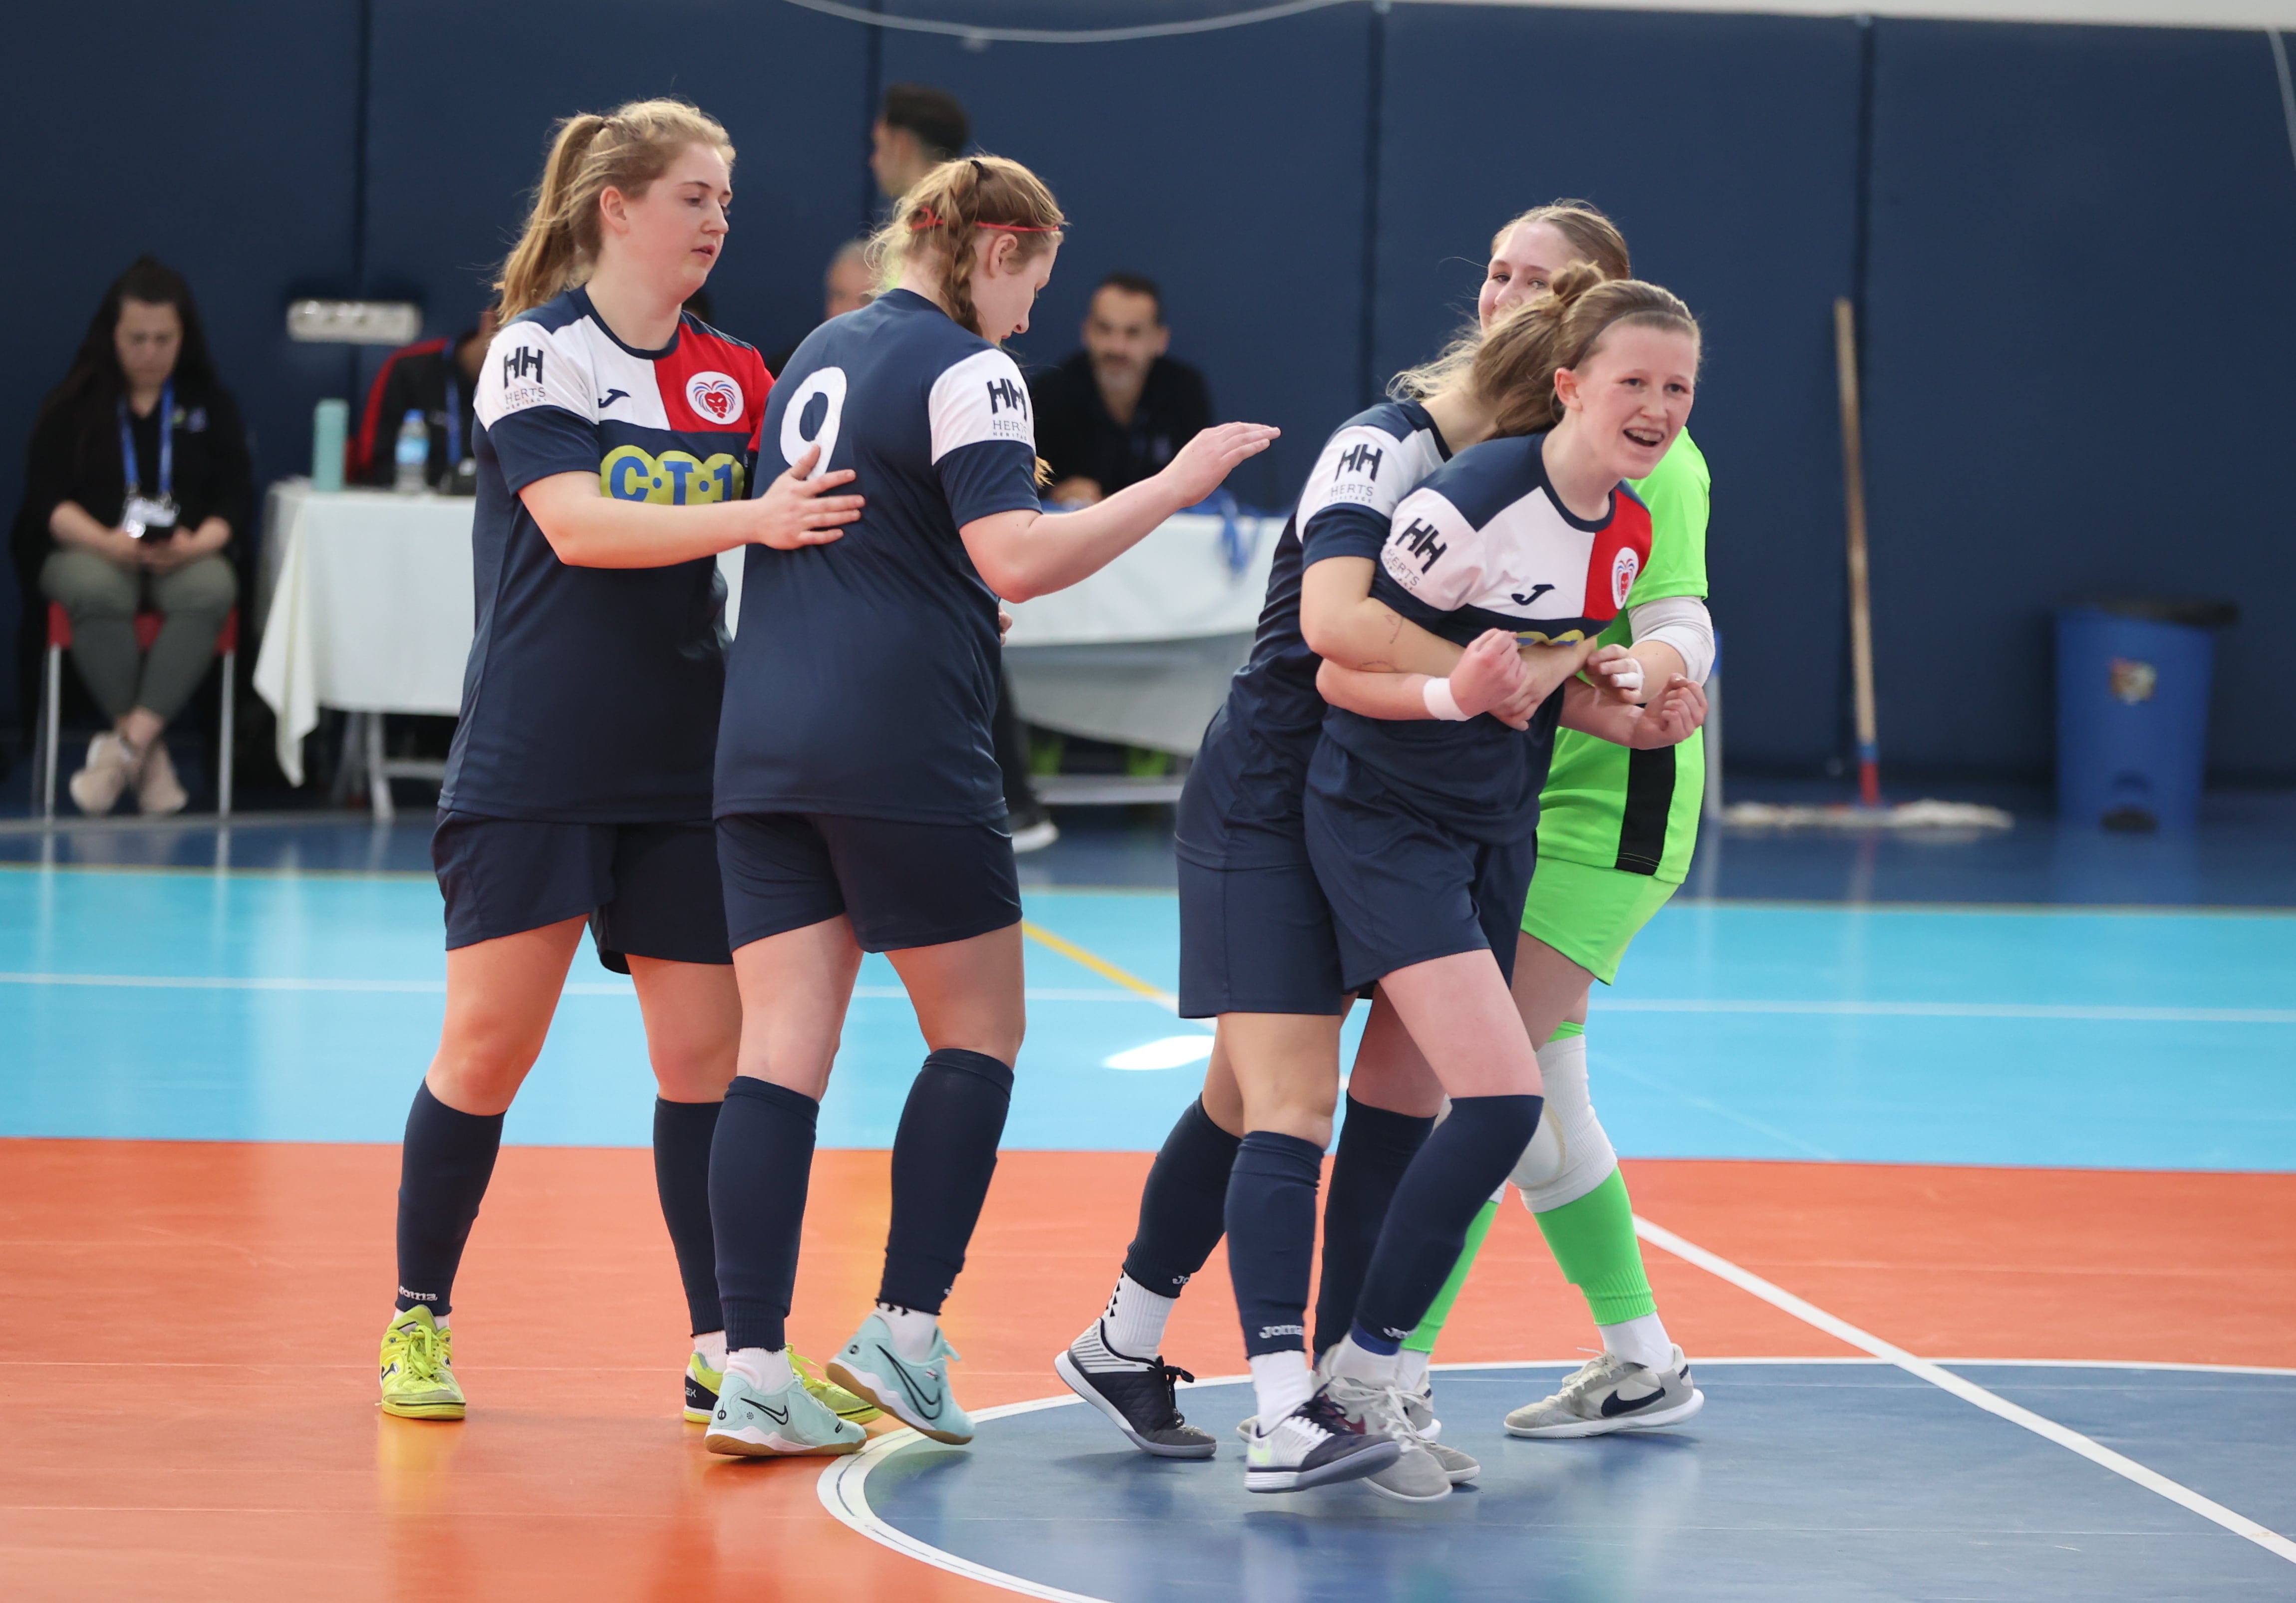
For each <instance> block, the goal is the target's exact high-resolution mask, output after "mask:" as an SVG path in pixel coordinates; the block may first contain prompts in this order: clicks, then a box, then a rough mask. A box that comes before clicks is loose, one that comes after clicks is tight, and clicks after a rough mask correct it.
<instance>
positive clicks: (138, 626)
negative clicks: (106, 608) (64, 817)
mask: <svg viewBox="0 0 2296 1603" xmlns="http://www.w3.org/2000/svg"><path fill="white" fill-rule="evenodd" d="M166 621H167V618H166V616H165V615H164V614H162V613H159V612H154V611H150V610H148V609H147V610H145V611H142V612H138V613H137V614H136V615H135V644H136V647H137V649H139V650H145V651H149V650H151V649H152V642H153V641H155V640H157V639H159V638H160V625H161V624H163V623H165V622H166ZM71 642H72V630H71V615H70V613H68V612H66V611H65V610H64V609H63V603H62V602H61V601H50V602H49V603H48V657H47V667H46V671H45V674H44V675H43V676H42V679H41V684H40V739H39V742H38V744H39V748H40V816H41V817H42V818H43V819H45V820H46V821H47V822H50V823H53V822H55V819H56V757H57V753H58V748H60V747H61V745H62V743H63V731H62V728H61V724H62V722H63V719H62V713H63V696H64V653H65V652H66V651H67V650H70V649H71ZM216 653H217V656H219V657H221V658H223V732H222V740H223V747H222V751H221V753H220V754H219V756H218V757H217V770H216V816H217V818H229V817H230V816H231V745H232V736H233V733H234V716H235V714H236V713H237V710H238V709H237V707H235V706H234V700H235V698H234V694H233V692H234V688H235V687H236V686H237V684H238V683H239V679H238V674H237V669H238V666H239V609H238V608H236V607H234V608H233V609H231V610H230V611H229V612H226V613H225V614H224V619H223V627H222V628H221V629H220V630H218V631H217V633H216Z"/></svg>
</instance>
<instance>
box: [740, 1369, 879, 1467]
mask: <svg viewBox="0 0 2296 1603" xmlns="http://www.w3.org/2000/svg"><path fill="white" fill-rule="evenodd" d="M868 1439H869V1433H868V1432H867V1431H865V1430H863V1429H862V1428H861V1427H859V1426H858V1425H854V1424H850V1423H849V1422H848V1421H846V1420H843V1419H839V1418H838V1417H837V1416H836V1415H835V1414H833V1413H831V1412H830V1411H829V1410H828V1409H826V1408H824V1407H823V1406H822V1404H821V1403H820V1401H819V1400H818V1399H816V1397H815V1396H814V1394H812V1393H811V1392H808V1391H807V1390H806V1389H805V1382H804V1381H802V1380H798V1379H792V1380H791V1382H790V1383H789V1384H788V1385H787V1386H783V1387H782V1389H781V1390H779V1391H777V1392H767V1391H760V1390H759V1389H758V1388H757V1387H756V1386H752V1385H750V1381H749V1380H748V1378H745V1377H744V1376H742V1375H741V1374H740V1373H738V1372H736V1371H734V1370H726V1373H725V1376H724V1378H722V1379H721V1380H720V1381H719V1382H718V1386H717V1409H716V1411H714V1412H713V1413H711V1414H710V1416H709V1431H708V1433H707V1434H706V1435H703V1436H702V1438H701V1444H702V1445H703V1446H704V1447H706V1448H708V1449H709V1451H710V1452H722V1453H724V1454H725V1455H726V1457H728V1458H736V1459H773V1458H828V1457H833V1456H834V1455H836V1454H838V1453H844V1452H859V1451H860V1449H861V1444H863V1443H864V1442H865V1441H867V1440H868Z"/></svg>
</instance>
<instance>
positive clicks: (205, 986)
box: [0, 973, 2296, 1025]
mask: <svg viewBox="0 0 2296 1603" xmlns="http://www.w3.org/2000/svg"><path fill="white" fill-rule="evenodd" d="M0 985H9V986H123V987H126V988H128V989H145V990H165V991H315V992H329V991H340V992H342V993H345V994H358V993H378V994H437V993H439V992H443V991H445V990H446V988H447V982H446V981H444V980H440V979H351V978H342V979H307V978H299V977H286V976H272V975H208V974H39V973H0ZM566 994H567V995H569V996H627V995H629V994H631V989H630V986H629V982H628V981H627V980H623V981H619V982H616V981H611V980H575V981H572V982H570V983H569V984H568V985H567V986H566ZM853 994H854V995H856V996H857V997H865V998H869V999H871V1000H884V999H891V998H902V997H906V995H907V994H908V993H906V991H904V990H902V989H901V987H900V986H854V987H853ZM1028 998H1029V1001H1030V1002H1154V1003H1155V1004H1156V1005H1157V1006H1159V1007H1161V1008H1163V1009H1164V1010H1167V1011H1168V1012H1169V1011H1170V1010H1174V1009H1176V1008H1177V1006H1178V1005H1179V999H1178V998H1177V997H1175V996H1173V995H1172V994H1170V993H1169V992H1165V991H1161V990H1156V989H1153V988H1152V987H1145V986H1144V987H1143V988H1142V989H1141V990H1139V991H1138V992H1128V991H1119V990H1115V989H1095V988H1091V987H1078V986H1031V987H1030V988H1029V993H1028ZM1594 1005H1595V1011H1596V1012H1600V1013H1745V1014H1755V1015H1763V1014H1780V1015H1797V1014H1798V1015H1805V1016H1815V1017H1842V1018H2056V1019H2066V1020H2071V1021H2075V1022H2081V1021H2089V1022H2103V1023H2117V1024H2262V1025H2296V1008H2139V1007H2103V1006H2099V1007H2087V1006H2077V1005H2073V1004H2070V1003H2068V1004H2064V1005H2059V1004H2056V1003H2053V1002H2030V1003H2029V1002H1809V1001H1794V1000H1791V999H1788V1000H1782V1001H1776V1002H1741V1001H1734V1000H1720V999H1711V1000H1710V999H1704V998H1667V997H1628V998H1619V999H1614V1000H1611V1001H1607V1002H1595V1004H1594ZM1191 1022H1196V1021H1193V1020H1191Z"/></svg>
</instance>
